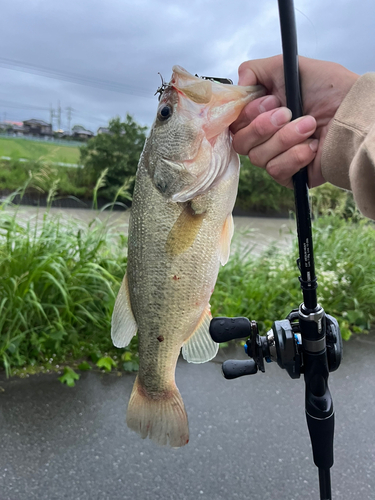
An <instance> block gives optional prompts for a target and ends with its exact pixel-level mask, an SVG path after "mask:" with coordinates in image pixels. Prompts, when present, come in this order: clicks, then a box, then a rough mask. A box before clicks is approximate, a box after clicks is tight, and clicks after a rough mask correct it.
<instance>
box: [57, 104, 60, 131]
mask: <svg viewBox="0 0 375 500" xmlns="http://www.w3.org/2000/svg"><path fill="white" fill-rule="evenodd" d="M57 130H61V106H60V101H59V105H58V108H57Z"/></svg>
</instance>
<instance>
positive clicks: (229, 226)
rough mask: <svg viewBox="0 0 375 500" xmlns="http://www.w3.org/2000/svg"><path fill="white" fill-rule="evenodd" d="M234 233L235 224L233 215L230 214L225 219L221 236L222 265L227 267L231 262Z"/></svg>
mask: <svg viewBox="0 0 375 500" xmlns="http://www.w3.org/2000/svg"><path fill="white" fill-rule="evenodd" d="M233 233H234V223H233V217H232V214H229V215H228V217H227V218H226V219H225V222H224V225H223V229H222V231H221V236H220V264H221V265H222V266H225V264H226V263H227V262H228V260H229V255H230V243H231V241H232V237H233Z"/></svg>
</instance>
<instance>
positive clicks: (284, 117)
mask: <svg viewBox="0 0 375 500" xmlns="http://www.w3.org/2000/svg"><path fill="white" fill-rule="evenodd" d="M291 118H292V112H291V111H290V109H288V108H280V109H278V110H276V111H275V112H274V113H273V114H272V116H271V123H272V124H273V125H275V126H276V127H280V126H281V125H285V123H288V122H289V121H290V119H291Z"/></svg>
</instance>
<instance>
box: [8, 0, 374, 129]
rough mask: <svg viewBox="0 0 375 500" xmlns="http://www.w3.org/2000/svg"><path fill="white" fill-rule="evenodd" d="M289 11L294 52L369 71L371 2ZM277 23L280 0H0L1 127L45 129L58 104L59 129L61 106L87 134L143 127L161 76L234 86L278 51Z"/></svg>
mask: <svg viewBox="0 0 375 500" xmlns="http://www.w3.org/2000/svg"><path fill="white" fill-rule="evenodd" d="M295 7H296V9H297V12H296V18H297V30H298V43H299V53H300V54H301V55H305V56H308V57H314V58H319V59H325V60H332V61H335V62H339V63H341V64H343V65H345V66H346V67H348V68H349V69H351V70H352V71H355V72H357V73H360V74H363V73H365V72H368V71H375V3H374V1H373V0H336V1H333V0H314V2H311V1H308V0H295ZM278 23H279V20H278V10H277V0H262V1H259V0H247V1H244V0H225V1H224V0H215V1H213V0H190V1H184V2H182V1H180V2H179V1H176V0H174V1H170V0H131V1H129V0H105V1H104V0H101V1H98V0H79V1H78V2H77V0H64V1H62V2H53V1H51V0H27V1H26V0H11V1H6V0H1V17H0V47H1V49H2V50H1V52H0V82H1V92H0V120H4V118H5V119H6V120H14V121H22V120H26V119H29V118H40V119H43V120H46V121H48V122H49V121H50V111H49V109H50V106H51V105H52V107H53V108H55V109H56V108H57V106H58V102H59V101H60V105H61V109H62V115H61V117H62V122H61V126H62V128H63V129H67V112H66V108H67V107H68V106H71V107H72V108H73V113H72V122H71V125H74V124H82V125H84V126H85V127H87V128H89V129H91V130H93V131H96V129H97V128H98V127H99V126H105V125H106V124H107V123H108V120H109V119H110V118H112V117H114V116H116V115H119V116H121V117H124V116H125V115H126V113H130V114H131V115H132V116H133V118H134V119H135V120H136V121H137V122H138V123H140V124H142V125H148V126H150V125H151V124H152V121H153V119H154V115H155V111H156V107H157V97H154V96H153V94H154V92H155V91H156V89H157V87H158V86H159V84H160V77H159V75H158V72H160V73H161V74H162V75H163V77H164V79H166V80H169V78H170V75H171V69H172V66H173V65H174V64H179V65H181V66H183V67H184V68H186V69H187V70H188V71H190V72H191V73H198V74H199V75H208V76H221V77H229V78H232V79H233V80H234V81H235V82H237V68H238V66H239V65H240V64H241V62H243V61H245V60H247V59H257V58H261V57H268V56H272V55H275V54H278V53H280V52H281V42H280V32H279V24H278ZM52 77H53V78H52ZM54 128H57V123H56V120H55V123H54Z"/></svg>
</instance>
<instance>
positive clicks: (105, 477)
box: [0, 335, 375, 500]
mask: <svg viewBox="0 0 375 500" xmlns="http://www.w3.org/2000/svg"><path fill="white" fill-rule="evenodd" d="M344 347H345V358H344V361H343V363H342V365H341V367H340V369H339V371H337V372H336V373H334V374H332V375H331V377H330V387H331V391H332V394H333V398H334V402H335V408H336V436H335V465H334V467H333V469H332V485H333V488H332V489H333V498H334V499H350V500H370V499H371V500H373V499H374V498H375V433H374V430H375V403H374V402H375V370H374V367H373V360H374V359H375V335H370V336H362V337H360V338H356V339H353V340H351V341H350V342H349V343H345V346H344ZM133 380H134V376H133V375H123V376H122V377H118V376H116V375H114V374H113V375H102V374H96V373H86V374H85V375H83V376H82V378H81V380H80V381H79V382H78V383H77V385H76V387H74V388H68V387H66V386H62V385H61V384H60V382H59V381H58V380H57V377H56V376H54V375H47V376H46V375H44V376H35V377H31V378H28V379H10V380H5V379H1V380H0V388H1V389H0V405H1V406H0V500H31V499H38V500H60V499H69V500H99V499H100V500H107V499H108V500H109V499H111V500H130V499H131V500H146V499H147V500H148V499H154V500H161V499H163V500H169V499H171V500H172V499H173V500H199V499H210V500H211V499H212V500H230V499H236V500H242V499H243V500H245V499H246V500H284V499H288V500H297V499H302V498H303V499H304V500H313V499H318V498H319V494H318V479H317V470H316V468H315V466H314V465H313V462H312V457H311V450H310V443H309V437H308V433H307V428H306V423H305V418H304V384H303V381H302V380H291V379H289V377H288V375H287V374H286V373H284V372H282V371H281V370H280V369H279V368H278V367H277V366H276V365H275V364H272V365H267V370H266V374H257V375H254V376H250V377H246V378H242V379H238V380H233V381H226V380H224V379H223V378H222V376H221V374H220V364H218V363H215V362H211V363H207V364H204V365H189V364H187V363H185V362H184V361H180V362H179V364H178V367H177V385H178V386H179V388H180V391H181V393H182V396H183V398H184V401H185V405H186V408H187V411H188V414H189V422H190V443H189V444H188V445H187V446H185V447H184V448H182V449H177V450H175V449H167V448H160V447H158V446H156V445H154V444H153V443H152V442H151V441H149V440H141V439H140V438H139V437H138V435H136V434H134V433H132V432H131V431H130V430H128V429H127V427H126V425H125V424H124V416H125V410H126V404H127V400H128V398H129V395H130V391H131V387H132V384H133Z"/></svg>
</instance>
